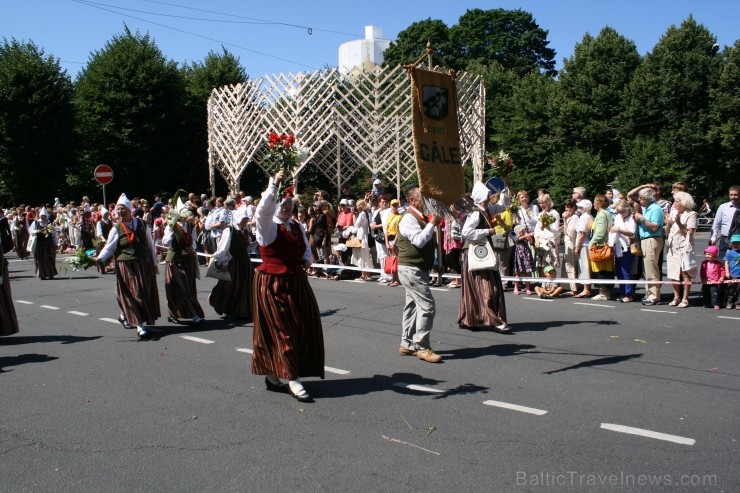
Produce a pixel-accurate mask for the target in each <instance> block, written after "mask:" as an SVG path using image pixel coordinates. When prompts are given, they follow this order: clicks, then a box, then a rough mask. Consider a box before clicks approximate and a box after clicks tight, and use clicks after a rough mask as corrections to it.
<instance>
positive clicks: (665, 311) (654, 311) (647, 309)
mask: <svg viewBox="0 0 740 493" xmlns="http://www.w3.org/2000/svg"><path fill="white" fill-rule="evenodd" d="M640 311H643V312H653V313H670V314H671V315H675V314H676V313H678V312H670V311H668V310H651V309H650V308H640Z"/></svg>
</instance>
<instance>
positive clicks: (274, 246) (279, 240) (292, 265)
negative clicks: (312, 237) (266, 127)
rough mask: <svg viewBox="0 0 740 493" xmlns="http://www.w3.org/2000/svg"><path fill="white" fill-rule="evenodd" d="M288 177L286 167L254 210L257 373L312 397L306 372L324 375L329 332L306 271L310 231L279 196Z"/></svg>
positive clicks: (272, 385)
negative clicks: (257, 250) (258, 258)
mask: <svg viewBox="0 0 740 493" xmlns="http://www.w3.org/2000/svg"><path fill="white" fill-rule="evenodd" d="M284 178H285V171H283V170H281V171H278V172H277V173H276V174H275V176H274V177H272V178H271V179H270V183H269V184H268V186H267V190H265V191H264V192H263V193H262V200H260V203H259V205H258V206H257V209H256V210H255V213H254V214H255V218H256V221H257V243H259V247H260V256H261V257H262V264H261V265H260V266H259V267H258V268H257V270H256V271H255V273H254V294H253V298H252V313H253V317H254V331H253V336H252V342H253V347H254V356H253V357H252V373H254V374H255V375H265V386H266V387H267V390H270V391H273V392H287V393H290V394H291V395H292V396H293V398H295V399H296V400H298V401H300V402H313V398H312V397H311V395H310V394H309V393H308V391H307V390H306V389H305V388H304V387H303V384H302V382H301V377H321V378H324V335H323V331H322V327H321V315H320V313H319V306H318V304H317V303H316V297H315V296H314V293H313V290H312V289H311V285H310V284H309V282H308V277H307V276H306V272H305V270H304V267H308V266H310V265H311V250H310V249H309V247H308V241H307V240H306V235H305V233H304V231H303V230H302V228H301V226H300V224H297V223H296V222H294V221H293V220H292V218H291V213H292V211H293V200H292V199H291V198H290V197H286V198H283V197H276V196H275V195H276V193H277V189H278V185H279V184H280V182H282V181H283V179H284ZM281 378H282V379H285V380H288V384H287V385H285V384H284V383H283V382H281V381H280V379H281Z"/></svg>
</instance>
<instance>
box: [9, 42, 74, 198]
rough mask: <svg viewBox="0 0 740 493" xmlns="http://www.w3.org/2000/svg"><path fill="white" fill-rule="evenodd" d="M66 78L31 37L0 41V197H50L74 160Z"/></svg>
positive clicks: (60, 187)
mask: <svg viewBox="0 0 740 493" xmlns="http://www.w3.org/2000/svg"><path fill="white" fill-rule="evenodd" d="M73 92H74V91H73V87H72V82H71V80H70V78H69V76H68V75H67V73H66V72H65V71H63V70H62V69H61V68H60V66H59V60H58V59H55V58H54V57H52V56H48V57H47V56H45V55H44V52H43V50H40V49H39V48H38V47H36V45H35V44H33V43H32V42H26V43H22V42H18V41H16V40H15V39H12V40H10V41H8V40H7V39H4V40H3V43H2V44H1V45H0V200H2V201H3V202H10V203H15V204H17V203H20V202H28V203H31V204H39V203H46V202H51V201H52V199H53V198H54V197H55V196H56V197H59V196H62V195H61V194H60V192H62V191H63V190H65V189H66V188H67V187H66V185H65V183H64V175H65V170H67V169H70V168H72V167H73V165H74V135H73V132H72V129H73V126H74V108H73V105H72V96H73Z"/></svg>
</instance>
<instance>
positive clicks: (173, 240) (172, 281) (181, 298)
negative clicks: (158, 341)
mask: <svg viewBox="0 0 740 493" xmlns="http://www.w3.org/2000/svg"><path fill="white" fill-rule="evenodd" d="M175 211H176V213H177V221H176V222H175V223H174V224H167V227H166V228H165V230H164V236H163V238H162V246H164V247H166V248H167V256H166V257H165V262H166V263H167V267H166V268H165V274H164V290H165V295H166V297H167V310H168V312H169V316H168V317H167V321H169V322H173V323H181V322H184V321H185V322H191V323H193V324H199V323H201V322H202V321H203V316H204V315H203V308H201V306H200V303H199V302H198V292H197V290H196V287H195V279H196V278H199V277H200V267H198V256H197V254H196V253H195V248H196V241H195V240H196V236H197V232H196V231H195V226H194V224H193V221H194V216H193V213H192V211H191V210H190V209H189V208H188V207H187V206H186V205H185V204H184V203H183V201H182V199H181V198H180V197H178V198H177V204H176V205H175Z"/></svg>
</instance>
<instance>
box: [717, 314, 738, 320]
mask: <svg viewBox="0 0 740 493" xmlns="http://www.w3.org/2000/svg"><path fill="white" fill-rule="evenodd" d="M717 318H726V319H727V320H740V317H723V316H722V315H717Z"/></svg>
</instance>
